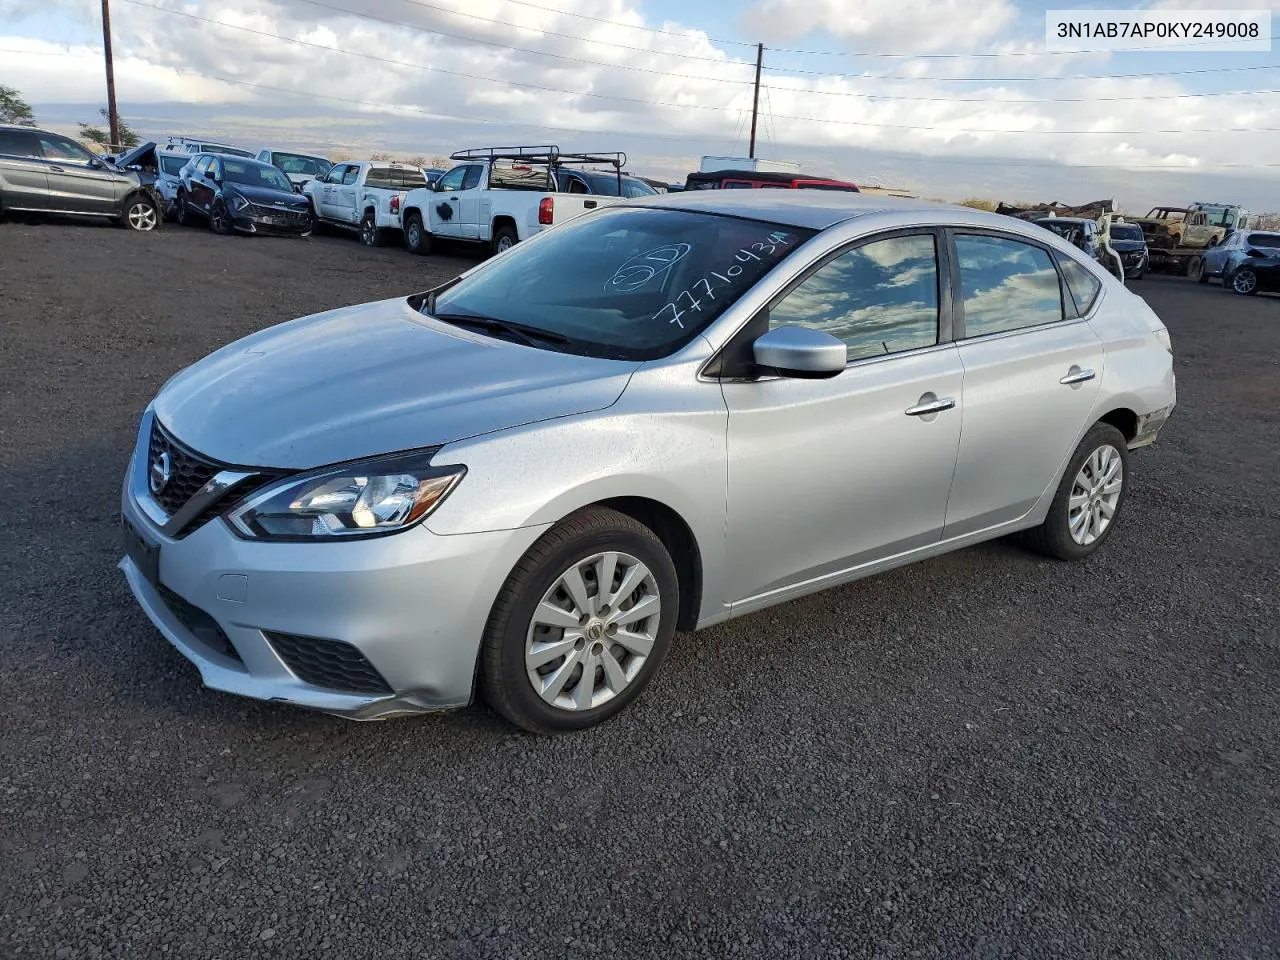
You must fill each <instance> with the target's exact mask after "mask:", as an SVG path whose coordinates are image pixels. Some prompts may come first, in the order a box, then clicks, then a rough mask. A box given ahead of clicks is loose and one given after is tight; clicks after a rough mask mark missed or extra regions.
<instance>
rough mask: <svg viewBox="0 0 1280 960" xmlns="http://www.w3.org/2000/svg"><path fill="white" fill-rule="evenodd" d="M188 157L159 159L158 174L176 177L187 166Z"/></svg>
mask: <svg viewBox="0 0 1280 960" xmlns="http://www.w3.org/2000/svg"><path fill="white" fill-rule="evenodd" d="M189 159H190V158H189V157H161V158H160V172H161V173H163V174H166V175H167V176H170V177H176V176H177V175H178V174H180V173H181V172H182V168H183V167H185V166H186V165H187V161H188V160H189Z"/></svg>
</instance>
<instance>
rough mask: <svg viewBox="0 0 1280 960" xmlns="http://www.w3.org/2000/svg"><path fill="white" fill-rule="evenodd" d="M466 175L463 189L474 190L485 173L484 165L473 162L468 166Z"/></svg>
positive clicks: (463, 180)
mask: <svg viewBox="0 0 1280 960" xmlns="http://www.w3.org/2000/svg"><path fill="white" fill-rule="evenodd" d="M466 171H467V172H466V175H465V176H463V178H462V187H461V189H463V190H474V189H475V188H476V187H478V186H480V177H481V175H482V174H483V173H484V167H482V166H480V165H479V164H478V163H473V164H471V165H470V166H468V167H467V168H466Z"/></svg>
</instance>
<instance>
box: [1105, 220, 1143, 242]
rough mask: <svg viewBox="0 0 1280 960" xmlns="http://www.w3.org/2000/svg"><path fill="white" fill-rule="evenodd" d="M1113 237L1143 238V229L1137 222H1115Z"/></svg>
mask: <svg viewBox="0 0 1280 960" xmlns="http://www.w3.org/2000/svg"><path fill="white" fill-rule="evenodd" d="M1111 237H1112V239H1113V240H1141V239H1142V230H1141V229H1140V228H1139V227H1138V225H1137V224H1136V223H1113V224H1112V225H1111Z"/></svg>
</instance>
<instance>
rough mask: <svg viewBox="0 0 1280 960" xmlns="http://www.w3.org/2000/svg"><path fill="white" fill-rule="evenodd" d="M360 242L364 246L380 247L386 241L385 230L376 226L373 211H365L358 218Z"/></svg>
mask: <svg viewBox="0 0 1280 960" xmlns="http://www.w3.org/2000/svg"><path fill="white" fill-rule="evenodd" d="M360 242H361V243H362V244H364V245H365V246H366V247H380V246H382V245H383V244H384V243H386V231H384V230H382V229H380V228H379V227H378V221H377V218H376V217H374V215H373V211H372V210H370V211H369V212H367V213H366V214H365V215H364V216H363V217H362V218H361V220H360Z"/></svg>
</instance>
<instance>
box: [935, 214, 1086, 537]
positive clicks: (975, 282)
mask: <svg viewBox="0 0 1280 960" xmlns="http://www.w3.org/2000/svg"><path fill="white" fill-rule="evenodd" d="M952 239H953V242H954V247H953V249H954V257H953V260H954V262H955V263H956V264H957V266H958V281H959V282H958V285H957V289H956V290H955V299H956V321H955V323H956V336H957V338H958V339H957V343H958V349H959V356H960V362H961V363H962V364H963V366H964V409H963V417H962V426H961V429H962V433H961V440H960V456H959V458H958V460H957V462H956V474H955V481H954V483H953V484H952V487H951V497H950V500H949V502H948V505H947V525H946V529H945V531H944V534H943V536H944V537H945V538H948V539H949V538H951V537H957V536H964V535H965V534H969V533H973V532H975V531H978V530H985V529H987V528H988V527H994V526H997V525H999V524H1002V523H1007V522H1009V521H1012V520H1016V519H1018V518H1019V517H1022V516H1023V515H1025V514H1026V513H1027V512H1028V511H1030V510H1031V508H1032V507H1034V506H1035V504H1036V502H1037V501H1039V499H1040V497H1041V496H1042V495H1043V494H1044V493H1045V492H1046V491H1047V490H1048V489H1049V488H1050V486H1051V485H1052V484H1053V482H1054V481H1055V480H1056V479H1057V475H1058V472H1059V470H1060V469H1061V467H1062V465H1063V463H1064V461H1065V460H1066V459H1067V457H1069V456H1070V455H1071V453H1072V451H1073V450H1074V449H1075V446H1076V444H1077V443H1078V442H1079V438H1080V436H1081V434H1083V432H1084V430H1085V428H1086V426H1087V425H1088V424H1087V422H1086V421H1087V420H1088V417H1089V415H1090V413H1091V411H1092V410H1093V405H1094V401H1095V400H1096V399H1097V396H1098V390H1099V387H1100V385H1101V381H1102V373H1103V365H1104V363H1105V360H1106V355H1105V352H1104V350H1103V346H1102V341H1101V340H1099V339H1098V337H1097V336H1096V335H1095V334H1094V332H1093V329H1092V327H1090V325H1089V323H1088V321H1086V320H1084V319H1081V318H1079V316H1078V313H1079V312H1080V311H1078V310H1077V308H1076V305H1075V302H1074V300H1073V299H1072V298H1071V294H1070V292H1069V291H1068V289H1067V288H1066V287H1065V286H1064V285H1063V283H1062V280H1061V277H1060V276H1059V273H1058V267H1057V264H1056V261H1055V259H1054V257H1053V255H1052V254H1051V253H1050V251H1049V249H1048V248H1047V247H1044V246H1041V245H1040V244H1038V243H1035V242H1033V241H1031V240H1027V239H1024V238H1022V237H1016V236H1010V235H1006V234H1002V233H999V232H996V231H969V230H960V229H957V230H956V231H955V233H954V235H953V238H952ZM1073 266H1075V267H1076V268H1077V269H1080V270H1083V269H1084V268H1082V267H1079V265H1078V264H1075V265H1073ZM1086 273H1087V271H1086ZM1091 299H1092V298H1091ZM1091 306H1092V305H1091V304H1090V305H1089V307H1090V308H1091Z"/></svg>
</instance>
